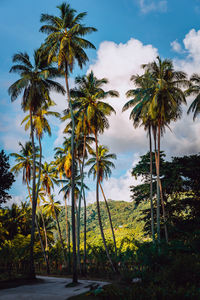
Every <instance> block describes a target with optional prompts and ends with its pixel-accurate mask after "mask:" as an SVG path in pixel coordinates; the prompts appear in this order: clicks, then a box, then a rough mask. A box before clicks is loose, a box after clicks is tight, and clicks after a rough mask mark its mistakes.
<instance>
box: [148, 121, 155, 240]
mask: <svg viewBox="0 0 200 300" xmlns="http://www.w3.org/2000/svg"><path fill="white" fill-rule="evenodd" d="M149 153H150V202H151V234H152V239H153V242H154V243H155V232H154V207H153V180H152V172H153V163H152V140H151V126H149Z"/></svg>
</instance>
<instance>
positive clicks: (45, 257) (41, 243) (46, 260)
mask: <svg viewBox="0 0 200 300" xmlns="http://www.w3.org/2000/svg"><path fill="white" fill-rule="evenodd" d="M26 184H27V189H28V193H29V198H30V202H31V204H32V199H31V192H30V188H29V184H28V180H27V177H26ZM41 216H42V218H43V215H42V213H41ZM35 224H36V227H37V231H38V235H39V239H40V245H41V249H42V252H43V256H44V261H45V263H46V267H47V274H49V273H50V269H49V259H48V255H46V251H45V249H44V245H43V242H42V238H41V234H40V229H39V226H38V221H37V215H35ZM43 226H44V232H45V240H46V228H45V224H44V222H43ZM46 241H47V240H46ZM46 245H47V244H46Z"/></svg>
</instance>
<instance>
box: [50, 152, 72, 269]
mask: <svg viewBox="0 0 200 300" xmlns="http://www.w3.org/2000/svg"><path fill="white" fill-rule="evenodd" d="M54 150H55V151H56V152H55V155H54V159H55V160H54V162H53V164H54V166H55V168H56V169H57V172H58V175H59V178H60V180H62V179H63V176H64V174H65V172H66V173H67V172H68V171H67V169H68V168H67V166H66V165H67V163H66V164H65V162H66V160H67V159H68V157H67V152H66V151H67V150H66V149H64V148H62V147H56V148H55V149H54ZM67 174H68V173H67ZM61 184H62V187H63V183H61ZM64 201H65V222H66V241H67V245H68V252H69V255H68V260H69V261H68V266H69V270H70V266H71V263H70V236H69V235H70V225H69V220H68V207H67V197H66V196H65V193H64Z"/></svg>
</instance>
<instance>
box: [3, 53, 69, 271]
mask: <svg viewBox="0 0 200 300" xmlns="http://www.w3.org/2000/svg"><path fill="white" fill-rule="evenodd" d="M13 63H14V65H13V66H12V67H11V69H10V72H12V73H17V74H19V76H20V79H18V80H17V81H16V82H15V83H13V84H12V85H11V86H10V87H9V89H8V93H9V95H11V101H14V100H16V99H17V98H18V96H19V95H20V94H23V97H22V103H21V105H22V109H23V111H25V112H26V111H29V114H30V135H31V141H32V149H33V172H32V176H33V180H32V227H31V244H30V277H35V269H34V258H33V245H34V233H35V213H36V206H37V198H36V166H35V143H34V128H33V120H32V118H33V115H34V114H35V113H36V112H37V111H38V109H39V108H40V107H41V105H42V104H44V103H48V102H49V100H50V97H49V93H50V91H52V90H54V91H58V92H61V93H63V94H64V93H65V91H64V89H63V87H62V86H61V85H60V84H59V83H56V82H55V81H53V80H52V78H55V77H56V76H58V71H57V69H55V68H53V67H51V66H50V65H47V61H46V59H45V57H44V55H42V54H41V51H40V50H37V51H35V52H34V57H33V63H32V62H31V60H30V57H29V55H28V54H27V53H26V52H25V53H22V52H20V53H18V54H15V55H14V56H13Z"/></svg>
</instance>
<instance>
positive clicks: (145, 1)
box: [139, 0, 167, 14]
mask: <svg viewBox="0 0 200 300" xmlns="http://www.w3.org/2000/svg"><path fill="white" fill-rule="evenodd" d="M139 7H140V10H141V12H142V13H143V14H147V13H149V12H152V11H159V12H162V13H164V12H166V11H167V1H165V0H163V1H156V0H155V1H153V0H139Z"/></svg>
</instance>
